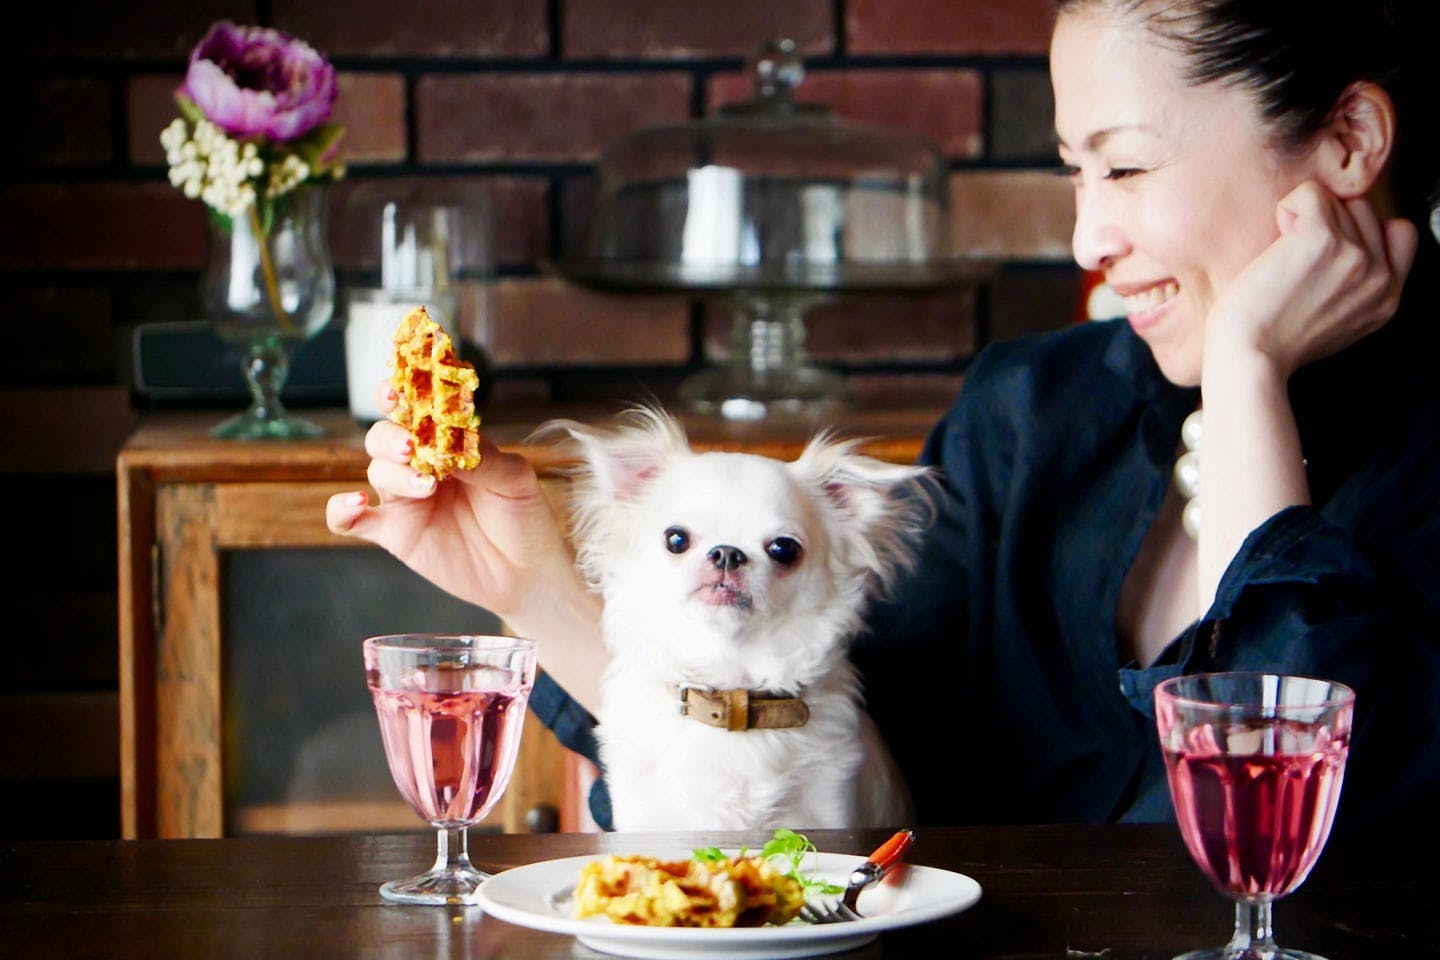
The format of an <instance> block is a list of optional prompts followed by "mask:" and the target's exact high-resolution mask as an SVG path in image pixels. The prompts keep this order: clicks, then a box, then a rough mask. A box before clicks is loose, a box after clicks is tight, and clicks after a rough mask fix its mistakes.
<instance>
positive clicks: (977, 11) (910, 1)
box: [845, 0, 1055, 54]
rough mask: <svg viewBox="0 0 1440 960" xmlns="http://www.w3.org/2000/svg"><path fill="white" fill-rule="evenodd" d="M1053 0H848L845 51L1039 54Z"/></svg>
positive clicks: (1043, 48)
mask: <svg viewBox="0 0 1440 960" xmlns="http://www.w3.org/2000/svg"><path fill="white" fill-rule="evenodd" d="M1054 9H1055V0H970V2H964V3H961V2H957V0H905V2H904V3H895V2H893V0H850V2H849V3H848V4H847V5H846V8H845V30H846V37H847V40H848V45H849V51H850V52H851V53H858V54H899V53H941V54H1043V53H1044V52H1045V51H1046V49H1047V48H1048V47H1049V44H1050V27H1051V24H1052V23H1053V19H1054Z"/></svg>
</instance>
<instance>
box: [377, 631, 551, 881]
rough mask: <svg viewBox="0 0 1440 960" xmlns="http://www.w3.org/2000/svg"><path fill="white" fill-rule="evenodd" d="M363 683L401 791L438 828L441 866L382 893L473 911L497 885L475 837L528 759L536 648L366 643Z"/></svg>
mask: <svg viewBox="0 0 1440 960" xmlns="http://www.w3.org/2000/svg"><path fill="white" fill-rule="evenodd" d="M364 654H365V680H366V683H367V684H368V685H369V687H370V696H371V698H372V699H373V700H374V701H375V714H376V716H377V717H378V718H379V720H380V737H381V740H382V741H383V742H384V744H385V759H386V760H387V761H388V762H389V765H390V775H391V777H393V778H394V780H395V786H397V787H398V788H399V789H400V793H401V795H402V796H404V798H405V799H406V801H407V802H409V804H410V806H411V807H412V808H413V809H414V810H415V812H416V813H417V814H418V815H419V816H420V818H421V819H423V820H425V821H427V822H428V823H429V824H430V825H431V826H433V827H434V828H435V835H436V843H437V847H438V849H437V853H436V857H435V864H434V865H433V866H432V867H431V868H430V869H429V870H427V871H425V872H424V873H422V874H419V875H417V876H414V877H410V878H408V879H405V880H392V881H390V882H389V883H386V884H384V885H383V886H381V888H380V895H381V896H382V897H384V898H385V899H386V900H393V901H396V902H398V903H419V904H446V903H474V902H476V897H475V894H476V892H477V891H478V890H479V888H480V885H481V884H482V883H484V882H485V881H486V880H488V879H489V878H490V875H489V874H487V873H483V872H481V871H479V870H477V869H475V867H474V866H473V865H472V864H471V863H470V856H469V852H468V850H467V833H466V831H467V829H468V828H469V827H470V825H471V824H474V823H479V822H480V821H481V820H483V819H484V818H485V815H486V814H488V813H489V812H490V810H491V809H492V808H493V807H494V806H495V803H496V802H497V801H498V800H499V799H500V797H501V795H502V794H503V793H504V792H505V787H506V785H507V784H508V783H509V782H510V774H511V772H512V771H513V770H514V769H515V758H516V756H517V754H518V753H519V751H520V731H521V730H522V729H523V727H524V725H525V706H526V703H527V702H528V700H529V698H530V688H531V686H532V685H533V684H534V682H535V645H534V643H532V642H531V641H529V640H521V639H518V638H515V637H487V636H469V635H456V634H434V633H432V634H424V633H416V634H397V635H392V636H383V637H370V638H368V639H367V640H366V641H365V643H364Z"/></svg>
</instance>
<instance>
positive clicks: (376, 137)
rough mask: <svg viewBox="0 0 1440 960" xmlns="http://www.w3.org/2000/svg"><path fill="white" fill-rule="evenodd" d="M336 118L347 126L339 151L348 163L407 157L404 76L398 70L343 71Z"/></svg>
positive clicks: (388, 160)
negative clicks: (395, 71) (396, 71)
mask: <svg viewBox="0 0 1440 960" xmlns="http://www.w3.org/2000/svg"><path fill="white" fill-rule="evenodd" d="M339 82H340V95H339V97H338V98H337V99H336V100H335V112H334V114H333V115H332V119H333V120H334V122H336V123H338V124H340V125H341V126H342V127H344V128H345V138H344V139H343V140H341V141H340V152H341V155H342V156H343V157H344V158H345V162H346V163H347V164H389V163H401V162H403V161H404V160H405V149H406V140H405V78H404V77H403V76H401V75H400V74H398V73H358V72H354V71H342V72H341V73H340V75H339Z"/></svg>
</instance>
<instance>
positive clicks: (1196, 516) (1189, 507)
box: [1180, 497, 1200, 540]
mask: <svg viewBox="0 0 1440 960" xmlns="http://www.w3.org/2000/svg"><path fill="white" fill-rule="evenodd" d="M1180 523H1181V525H1182V526H1184V527H1185V532H1186V533H1188V534H1190V536H1191V537H1193V538H1195V539H1197V540H1198V539H1199V538H1200V500H1199V498H1198V497H1197V498H1196V499H1194V500H1191V501H1190V502H1189V503H1187V504H1185V512H1184V513H1182V514H1180Z"/></svg>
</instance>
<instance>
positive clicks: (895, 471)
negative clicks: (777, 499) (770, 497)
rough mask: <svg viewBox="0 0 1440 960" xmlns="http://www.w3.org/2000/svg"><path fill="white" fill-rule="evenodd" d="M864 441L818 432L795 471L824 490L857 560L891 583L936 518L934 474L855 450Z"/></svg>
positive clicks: (849, 551) (848, 550)
mask: <svg viewBox="0 0 1440 960" xmlns="http://www.w3.org/2000/svg"><path fill="white" fill-rule="evenodd" d="M860 443H861V441H860V440H859V439H847V440H841V439H836V437H835V436H834V434H833V433H832V432H829V431H826V432H823V433H821V434H818V435H817V436H815V437H814V438H813V439H812V440H811V441H810V442H809V443H808V444H807V445H806V446H805V450H804V451H803V452H802V453H801V454H800V457H799V458H798V459H797V460H796V461H795V462H794V463H793V464H792V469H793V470H795V471H796V473H797V474H798V475H799V476H800V477H801V478H802V479H804V480H806V481H808V482H809V483H811V484H812V485H814V487H816V488H818V489H819V490H820V491H822V492H823V494H824V495H825V497H826V498H827V499H828V501H829V502H830V504H831V506H832V507H833V508H834V510H835V511H836V514H837V515H838V517H839V518H840V523H839V524H837V528H838V529H839V531H840V536H841V537H842V538H843V540H844V544H843V545H844V547H845V548H846V553H847V555H848V556H849V557H850V558H851V560H852V562H855V563H857V564H859V565H860V566H863V567H865V568H867V569H869V570H871V571H873V572H874V573H875V575H876V576H877V578H878V579H879V580H880V583H881V585H882V586H888V585H889V583H890V581H891V580H892V578H893V576H894V574H895V573H897V572H898V571H899V570H901V569H904V568H907V567H909V566H910V565H911V564H912V563H913V560H914V556H915V547H916V541H917V539H918V537H919V534H920V533H921V532H922V531H923V530H925V529H926V528H927V527H928V526H929V525H930V523H931V521H932V520H933V518H934V513H935V506H934V498H933V483H934V479H935V478H934V474H933V471H931V470H930V469H929V468H928V467H915V466H904V465H901V464H895V463H887V462H885V461H883V460H877V459H875V458H874V457H868V456H864V455H862V454H859V453H856V452H855V448H856V447H858V446H859V445H860Z"/></svg>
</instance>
